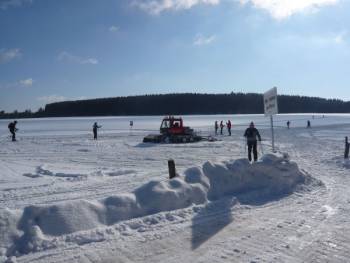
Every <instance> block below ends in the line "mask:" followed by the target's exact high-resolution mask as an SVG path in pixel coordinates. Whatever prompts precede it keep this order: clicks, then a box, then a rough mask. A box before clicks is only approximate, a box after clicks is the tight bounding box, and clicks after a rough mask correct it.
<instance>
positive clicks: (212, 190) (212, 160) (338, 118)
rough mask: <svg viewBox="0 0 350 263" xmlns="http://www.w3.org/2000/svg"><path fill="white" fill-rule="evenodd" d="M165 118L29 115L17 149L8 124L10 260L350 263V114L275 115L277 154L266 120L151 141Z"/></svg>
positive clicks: (2, 150) (5, 175)
mask: <svg viewBox="0 0 350 263" xmlns="http://www.w3.org/2000/svg"><path fill="white" fill-rule="evenodd" d="M161 118H162V117H108V118H51V119H38V120H19V123H18V128H19V132H18V135H17V136H18V141H17V142H15V143H13V142H11V141H10V139H9V134H8V131H7V124H8V121H7V120H6V121H5V120H0V145H1V147H0V262H349V258H350V252H349V251H350V196H349V194H350V189H349V187H350V170H349V169H350V163H348V162H345V161H344V159H343V151H344V137H345V136H347V135H349V136H350V115H325V116H322V115H315V116H311V115H279V116H276V118H275V126H276V129H275V135H276V146H277V150H278V151H277V153H275V154H271V138H270V130H269V119H268V118H265V117H264V116H262V115H240V116H239V115H221V116H219V115H216V116H215V115H214V116H185V117H184V121H185V124H186V125H189V126H191V127H193V128H195V129H196V130H198V131H199V132H200V133H201V134H202V135H209V134H213V123H214V121H215V120H218V121H220V120H224V121H226V120H228V119H231V121H232V123H233V133H232V136H231V137H230V136H227V132H226V130H225V135H223V136H221V135H219V136H217V138H218V141H215V142H208V141H202V142H198V143H193V144H175V145H170V144H144V143H142V138H143V137H144V136H145V135H146V134H148V133H154V132H155V131H156V130H157V129H158V128H159V124H160V121H161ZM130 120H133V121H134V127H133V129H132V130H130V128H129V121H130ZM251 120H254V121H255V123H256V126H257V128H258V129H259V130H260V132H261V134H262V137H263V139H264V141H263V144H262V149H261V148H260V149H259V156H260V157H262V156H263V157H262V158H261V159H260V160H259V161H258V162H257V163H255V164H252V165H251V164H249V163H248V161H247V159H246V154H247V153H246V150H245V147H244V140H243V137H242V135H243V132H244V129H245V128H246V126H247V125H248V123H249V122H250V121H251ZM287 120H290V121H291V129H289V130H288V129H286V127H285V126H286V125H285V124H286V121H287ZM307 120H310V121H311V125H312V128H311V129H306V121H307ZM95 121H98V123H99V124H100V125H102V126H103V128H102V129H101V130H100V133H99V140H98V141H93V140H92V134H91V126H92V124H93V122H95ZM263 154H265V155H263ZM169 159H174V160H175V163H176V168H177V172H178V174H179V177H177V178H176V179H172V180H168V167H167V161H168V160H169Z"/></svg>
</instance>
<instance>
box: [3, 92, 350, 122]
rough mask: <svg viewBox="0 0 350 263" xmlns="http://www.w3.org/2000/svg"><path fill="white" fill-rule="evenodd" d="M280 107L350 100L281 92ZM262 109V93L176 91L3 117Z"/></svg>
mask: <svg viewBox="0 0 350 263" xmlns="http://www.w3.org/2000/svg"><path fill="white" fill-rule="evenodd" d="M278 108H279V113H350V102H349V101H348V102H346V101H343V100H339V99H323V98H317V97H305V96H291V95H279V96H278ZM259 113H264V106H263V95H262V94H257V93H233V92H232V93H229V94H199V93H176V94H157V95H140V96H127V97H114V98H100V99H90V100H78V101H64V102H56V103H50V104H47V105H46V106H45V108H44V109H42V108H40V109H39V110H38V111H37V112H31V111H30V110H27V111H24V112H17V111H15V112H12V113H5V112H4V111H0V118H36V117H73V116H126V115H141V116H143V115H185V114H193V115H195V114H259Z"/></svg>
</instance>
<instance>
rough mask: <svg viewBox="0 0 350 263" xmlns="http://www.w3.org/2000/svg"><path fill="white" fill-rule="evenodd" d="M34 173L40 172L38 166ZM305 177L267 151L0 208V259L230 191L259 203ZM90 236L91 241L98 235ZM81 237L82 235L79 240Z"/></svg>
mask: <svg viewBox="0 0 350 263" xmlns="http://www.w3.org/2000/svg"><path fill="white" fill-rule="evenodd" d="M40 173H45V171H44V170H42V171H40ZM310 178H311V177H310V176H309V175H307V174H306V173H305V172H303V171H301V170H299V168H298V165H297V164H296V163H295V162H292V161H290V160H289V158H288V156H287V155H284V156H280V155H273V154H267V155H265V156H263V157H262V159H261V160H260V161H258V162H256V163H254V164H250V163H249V162H248V160H246V159H238V160H235V161H228V162H223V163H212V162H209V161H208V162H206V163H205V164H204V165H203V166H202V167H192V168H189V169H187V170H186V171H185V172H184V176H178V177H176V178H174V179H172V180H163V181H150V182H148V183H146V184H144V185H142V186H141V187H139V188H137V189H135V190H134V191H133V192H131V193H125V194H118V195H114V196H110V197H107V198H105V199H102V200H99V201H88V200H76V201H67V202H62V203H58V204H55V205H40V206H39V205H35V206H28V207H26V208H24V210H23V211H14V210H9V209H1V210H0V233H1V235H0V259H1V257H2V258H7V257H10V256H13V255H16V256H17V255H21V254H27V253H31V252H35V251H40V250H45V249H49V248H51V247H54V246H55V242H56V241H57V238H58V237H60V236H63V235H69V234H71V233H74V232H77V231H86V230H92V229H96V228H98V227H101V226H102V227H103V226H110V225H113V224H116V223H118V222H121V221H125V220H130V219H133V218H139V217H143V216H148V215H153V214H157V213H160V212H164V211H173V210H177V209H182V208H187V207H190V206H191V205H200V204H204V203H207V202H213V201H215V200H220V199H223V198H225V197H227V196H236V197H237V199H238V200H239V201H240V202H247V203H249V202H253V203H259V202H261V200H272V199H274V198H276V197H280V196H283V195H287V194H290V193H292V192H293V191H294V190H295V189H296V187H297V186H298V185H300V184H303V183H305V182H307V181H308V180H309V179H310ZM99 238H100V237H99V236H98V235H97V238H96V237H94V238H93V241H95V242H96V241H98V240H99ZM82 242H84V241H82Z"/></svg>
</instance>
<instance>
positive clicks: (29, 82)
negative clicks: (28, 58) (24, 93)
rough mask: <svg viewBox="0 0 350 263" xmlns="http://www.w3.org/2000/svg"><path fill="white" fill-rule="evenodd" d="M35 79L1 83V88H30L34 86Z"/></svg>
mask: <svg viewBox="0 0 350 263" xmlns="http://www.w3.org/2000/svg"><path fill="white" fill-rule="evenodd" d="M33 83H34V80H33V79H32V78H28V79H22V80H19V81H16V82H12V83H3V84H1V83H0V89H14V88H23V87H24V88H28V87H32V86H33Z"/></svg>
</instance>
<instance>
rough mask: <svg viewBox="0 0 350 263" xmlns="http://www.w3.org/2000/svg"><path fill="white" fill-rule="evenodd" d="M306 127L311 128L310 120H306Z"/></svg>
mask: <svg viewBox="0 0 350 263" xmlns="http://www.w3.org/2000/svg"><path fill="white" fill-rule="evenodd" d="M306 127H307V128H311V122H310V121H309V120H308V121H307V126H306Z"/></svg>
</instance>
